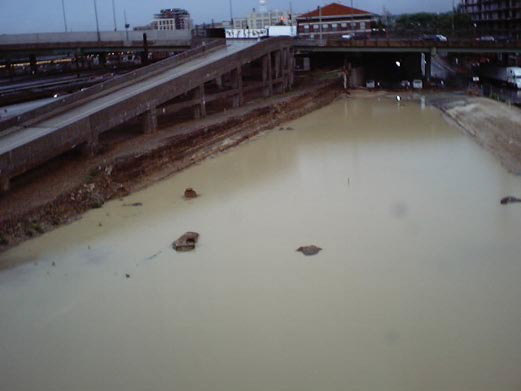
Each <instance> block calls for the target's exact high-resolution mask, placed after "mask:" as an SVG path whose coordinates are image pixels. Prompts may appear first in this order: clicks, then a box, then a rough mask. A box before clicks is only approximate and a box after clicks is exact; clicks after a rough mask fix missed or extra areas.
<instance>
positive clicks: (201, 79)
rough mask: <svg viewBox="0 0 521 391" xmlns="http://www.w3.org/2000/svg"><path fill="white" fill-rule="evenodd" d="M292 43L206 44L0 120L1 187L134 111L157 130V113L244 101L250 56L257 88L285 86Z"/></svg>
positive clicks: (89, 141) (94, 138)
mask: <svg viewBox="0 0 521 391" xmlns="http://www.w3.org/2000/svg"><path fill="white" fill-rule="evenodd" d="M217 43H218V42H217ZM290 48H291V41H290V40H287V39H281V38H272V39H268V40H264V41H260V42H256V41H235V42H233V43H229V44H227V45H225V46H222V44H219V45H213V46H212V45H208V47H206V49H204V47H203V49H202V50H199V49H197V50H196V51H195V52H194V53H195V55H196V56H191V57H190V56H185V57H183V55H180V58H181V59H180V60H179V61H177V60H176V59H175V58H173V59H174V60H173V61H170V60H165V61H166V62H165V63H157V64H154V65H151V66H149V67H145V68H142V69H141V70H140V71H137V72H135V75H134V74H130V75H129V76H128V77H123V78H122V79H120V81H118V80H117V79H115V81H114V82H108V83H104V85H100V86H95V87H92V88H90V89H87V90H85V92H79V93H76V94H72V95H70V96H67V97H64V98H63V99H62V100H58V101H55V102H52V103H50V104H48V105H47V106H42V107H40V108H38V109H35V110H33V111H32V112H27V113H24V114H22V115H20V116H17V117H16V118H13V121H11V120H6V121H4V123H3V124H0V125H3V127H1V126H0V191H2V190H6V189H8V187H9V181H10V179H11V178H12V177H14V176H17V175H20V174H22V173H24V172H25V171H27V170H29V169H31V168H33V167H36V166H38V165H40V164H42V163H44V162H45V161H47V160H49V159H52V158H53V157H56V156H58V155H60V154H61V153H63V152H66V151H68V150H70V149H72V148H75V147H76V146H78V145H84V146H86V147H87V148H86V151H89V152H92V151H93V150H94V148H95V146H96V145H97V143H98V137H99V135H100V134H101V133H103V132H106V131H108V130H110V129H112V128H114V127H116V126H118V125H121V124H123V123H125V122H126V121H128V120H130V119H132V118H136V117H139V118H140V120H141V121H142V124H143V130H144V131H145V132H151V131H154V130H155V129H157V116H158V115H159V114H164V113H170V112H174V111H176V110H181V109H182V108H185V107H186V108H188V107H194V115H195V116H200V115H202V116H204V115H205V114H206V102H210V101H213V100H215V99H224V98H232V99H233V105H234V106H235V107H236V105H241V104H242V102H243V96H244V95H243V94H244V91H245V89H244V88H243V80H242V66H243V65H245V64H247V63H250V62H252V61H256V60H260V59H262V72H261V78H262V81H260V82H256V86H255V88H256V89H260V90H261V91H262V93H263V94H264V96H268V95H270V94H271V93H273V88H274V87H273V86H274V85H276V86H278V88H279V90H280V91H285V90H286V89H287V88H289V87H290V86H291V84H292V82H293V61H292V55H291V50H290ZM194 50H195V49H194ZM226 74H229V76H228V78H229V80H228V83H231V84H230V85H229V86H228V87H227V88H229V89H228V90H225V91H221V92H220V93H217V94H213V95H210V96H206V93H205V86H204V85H205V83H206V82H210V81H212V80H217V83H221V84H222V76H223V75H226ZM250 87H252V86H250ZM250 87H248V88H250ZM186 93H190V94H191V95H190V96H189V98H188V100H187V101H181V102H177V103H175V101H174V100H173V99H174V98H176V97H179V96H181V95H183V94H186ZM158 108H159V109H158Z"/></svg>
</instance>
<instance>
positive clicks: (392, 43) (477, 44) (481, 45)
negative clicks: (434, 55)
mask: <svg viewBox="0 0 521 391" xmlns="http://www.w3.org/2000/svg"><path fill="white" fill-rule="evenodd" d="M296 45H297V46H304V47H305V46H334V47H352V48H360V47H364V48H426V47H427V48H437V49H460V48H465V49H491V50H495V49H496V50H504V49H513V50H519V49H521V41H511V42H498V41H496V42H489V41H477V40H475V39H457V40H448V41H447V42H440V41H431V40H421V39H397V38H395V39H385V38H375V39H351V40H343V39H323V40H297V41H296Z"/></svg>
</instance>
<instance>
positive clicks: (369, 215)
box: [0, 98, 521, 391]
mask: <svg viewBox="0 0 521 391" xmlns="http://www.w3.org/2000/svg"><path fill="white" fill-rule="evenodd" d="M285 126H291V127H293V128H294V129H295V130H293V131H274V132H270V133H268V134H266V135H263V136H261V137H258V138H257V139H255V140H253V141H251V142H249V143H248V144H245V145H243V146H241V147H239V148H237V149H234V150H232V151H231V152H228V153H226V154H223V155H220V156H218V157H217V158H215V159H209V160H208V161H205V162H204V163H202V164H200V165H198V166H195V167H193V168H191V169H189V170H187V171H185V172H183V173H181V174H179V175H177V176H175V177H173V178H171V179H169V180H166V181H164V182H162V183H159V184H157V185H155V186H153V187H151V188H149V189H147V190H145V191H142V192H140V193H138V194H135V195H132V196H131V197H128V198H127V199H125V200H124V201H114V202H111V203H109V204H107V205H105V206H104V207H103V208H102V209H99V210H95V211H92V212H90V213H88V214H87V215H86V216H84V218H83V219H82V220H81V221H78V222H76V223H74V224H72V225H69V226H66V227H63V228H60V229H58V230H56V231H54V232H52V233H49V234H46V235H44V236H43V237H40V238H38V239H35V240H32V241H29V242H26V243H24V244H22V245H21V246H19V247H17V248H15V249H13V250H11V251H9V252H7V253H4V254H2V255H0V258H1V259H3V260H10V261H13V260H19V261H26V263H24V264H23V265H22V266H20V267H17V268H15V269H11V270H7V271H3V272H1V273H0V390H9V391H14V390H39V391H45V390H80V391H87V390H140V391H141V390H176V391H177V390H178V391H184V390H194V391H203V390H208V391H210V390H211V391H216V390H223V391H234V390H240V391H243V390H248V391H250V390H259V391H261V390H262V391H267V390H270V391H272V390H299V391H301V390H310V391H311V390H313V391H316V390H378V391H380V390H396V391H404V390H411V391H412V390H422V391H425V390H432V391H439V390H443V391H449V390H454V391H462V390H469V391H470V390H472V391H478V390H483V391H485V390H486V391H490V390H517V391H519V390H521V206H517V205H512V206H508V207H502V206H500V205H499V199H500V198H501V197H503V196H505V195H516V194H517V195H521V179H520V178H518V177H514V176H512V175H509V174H508V173H507V172H506V171H505V170H504V169H503V168H502V167H501V166H500V165H499V164H498V163H497V162H496V161H495V160H494V158H492V157H491V156H490V155H489V154H488V153H486V152H485V151H483V150H482V149H480V147H478V146H477V145H476V144H475V143H474V142H473V141H472V140H471V139H470V138H468V137H466V136H464V135H463V134H462V132H461V131H460V130H458V129H456V128H454V127H452V126H451V125H449V124H448V123H447V122H445V120H444V119H443V118H442V116H441V114H440V113H439V112H437V111H436V110H434V109H431V108H429V107H427V108H425V107H423V106H421V105H420V104H418V103H414V102H405V103H403V102H402V103H401V104H400V103H397V102H395V101H392V100H390V99H385V98H382V99H381V100H369V99H356V100H350V101H344V100H341V101H338V102H336V103H334V104H332V105H330V106H329V107H326V108H324V109H322V110H320V111H318V112H315V113H312V114H310V115H307V116H306V117H304V118H301V119H299V120H297V121H294V122H292V123H289V124H287V125H285ZM185 187H194V188H195V189H197V191H199V192H200V193H201V194H202V197H200V198H198V199H196V200H192V201H184V200H183V199H182V198H181V195H182V193H183V191H184V189H185ZM134 202H142V203H143V206H142V207H127V206H123V204H129V203H134ZM100 225H101V226H100ZM188 230H195V231H197V232H199V233H200V234H201V238H200V245H199V246H198V247H197V249H196V251H195V252H194V253H184V254H179V253H175V252H174V251H173V250H172V249H171V247H170V245H171V243H172V241H173V240H174V239H176V238H177V237H178V236H180V235H181V234H183V233H184V232H185V231H188ZM306 244H316V245H318V246H320V247H322V248H323V249H324V250H323V251H322V252H321V253H320V254H319V255H317V256H315V257H309V258H306V257H304V256H303V255H302V254H300V253H297V252H295V249H296V248H297V247H299V246H301V245H306ZM53 262H54V263H55V266H53ZM127 273H128V274H130V278H128V279H127V278H126V277H125V274H127Z"/></svg>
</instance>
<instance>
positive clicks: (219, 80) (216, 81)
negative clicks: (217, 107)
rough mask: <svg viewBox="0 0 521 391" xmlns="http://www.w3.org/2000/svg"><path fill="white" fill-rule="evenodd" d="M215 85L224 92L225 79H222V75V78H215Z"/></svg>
mask: <svg viewBox="0 0 521 391" xmlns="http://www.w3.org/2000/svg"><path fill="white" fill-rule="evenodd" d="M215 84H216V85H217V88H219V89H220V90H222V88H223V77H222V75H221V76H217V77H216V78H215Z"/></svg>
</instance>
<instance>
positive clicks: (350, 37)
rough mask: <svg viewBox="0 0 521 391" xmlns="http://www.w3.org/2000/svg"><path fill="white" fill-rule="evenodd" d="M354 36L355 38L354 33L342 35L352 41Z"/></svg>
mask: <svg viewBox="0 0 521 391" xmlns="http://www.w3.org/2000/svg"><path fill="white" fill-rule="evenodd" d="M353 38H354V35H352V34H344V35H342V39H344V40H346V41H351V40H352V39H353Z"/></svg>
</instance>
